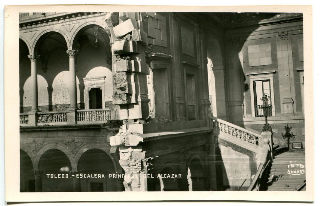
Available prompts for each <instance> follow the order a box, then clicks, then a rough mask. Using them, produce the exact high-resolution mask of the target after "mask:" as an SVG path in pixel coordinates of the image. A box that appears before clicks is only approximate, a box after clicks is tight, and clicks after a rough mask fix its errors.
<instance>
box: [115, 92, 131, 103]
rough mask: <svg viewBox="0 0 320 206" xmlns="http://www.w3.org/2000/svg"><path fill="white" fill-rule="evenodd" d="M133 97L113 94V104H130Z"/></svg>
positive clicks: (124, 94)
mask: <svg viewBox="0 0 320 206" xmlns="http://www.w3.org/2000/svg"><path fill="white" fill-rule="evenodd" d="M130 99H131V95H129V94H126V93H115V94H113V100H112V103H113V104H129V103H130Z"/></svg>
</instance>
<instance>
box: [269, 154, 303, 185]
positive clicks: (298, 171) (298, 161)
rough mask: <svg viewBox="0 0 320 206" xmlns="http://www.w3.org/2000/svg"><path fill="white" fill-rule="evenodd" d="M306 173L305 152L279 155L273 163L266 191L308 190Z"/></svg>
mask: <svg viewBox="0 0 320 206" xmlns="http://www.w3.org/2000/svg"><path fill="white" fill-rule="evenodd" d="M305 173H306V171H305V155H304V151H294V152H290V151H289V152H283V153H281V154H278V155H276V156H275V158H274V160H273V162H272V165H271V168H270V173H269V178H268V182H267V188H266V190H268V191H295V190H306V185H305V180H306V175H305Z"/></svg>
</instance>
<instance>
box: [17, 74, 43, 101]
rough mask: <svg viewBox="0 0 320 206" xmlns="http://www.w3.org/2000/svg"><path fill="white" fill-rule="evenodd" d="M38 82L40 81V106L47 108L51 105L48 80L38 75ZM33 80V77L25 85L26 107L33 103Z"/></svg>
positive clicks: (24, 98) (24, 99)
mask: <svg viewBox="0 0 320 206" xmlns="http://www.w3.org/2000/svg"><path fill="white" fill-rule="evenodd" d="M37 81H38V106H47V105H48V104H49V100H48V83H47V80H46V79H45V78H44V77H43V76H41V75H39V74H38V75H37ZM32 84H33V82H32V78H31V76H30V77H29V78H27V79H26V81H25V82H24V84H23V100H22V105H23V106H24V107H29V106H31V102H32V95H33V94H32V90H31V88H32Z"/></svg>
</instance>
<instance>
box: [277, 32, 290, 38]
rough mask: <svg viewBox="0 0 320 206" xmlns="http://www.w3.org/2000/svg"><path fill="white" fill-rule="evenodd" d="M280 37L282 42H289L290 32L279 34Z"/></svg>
mask: <svg viewBox="0 0 320 206" xmlns="http://www.w3.org/2000/svg"><path fill="white" fill-rule="evenodd" d="M278 37H279V38H280V39H281V40H288V39H289V33H288V31H281V32H278Z"/></svg>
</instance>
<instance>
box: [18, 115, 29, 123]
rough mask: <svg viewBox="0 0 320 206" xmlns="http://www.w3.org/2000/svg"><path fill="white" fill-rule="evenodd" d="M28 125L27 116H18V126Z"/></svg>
mask: <svg viewBox="0 0 320 206" xmlns="http://www.w3.org/2000/svg"><path fill="white" fill-rule="evenodd" d="M28 123H29V115H28V114H20V125H27V124H28Z"/></svg>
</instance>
